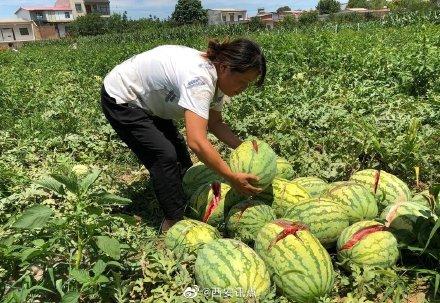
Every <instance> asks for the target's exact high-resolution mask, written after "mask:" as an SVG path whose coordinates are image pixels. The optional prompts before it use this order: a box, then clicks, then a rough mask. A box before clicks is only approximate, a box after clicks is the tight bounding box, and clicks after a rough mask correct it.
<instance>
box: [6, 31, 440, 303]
mask: <svg viewBox="0 0 440 303" xmlns="http://www.w3.org/2000/svg"><path fill="white" fill-rule="evenodd" d="M225 36H230V37H238V36H245V37H249V38H251V39H254V40H255V41H257V42H258V43H260V44H261V45H262V47H263V49H264V52H265V54H266V56H267V60H268V77H267V82H266V85H265V87H264V89H256V88H251V89H250V90H248V91H246V92H245V93H244V94H242V95H240V96H237V97H235V98H234V99H233V101H232V103H230V104H229V105H228V106H227V108H226V109H225V112H224V116H225V120H226V121H227V122H228V123H229V124H230V125H231V127H232V128H233V129H234V130H235V131H236V132H237V133H238V134H239V135H240V137H242V138H243V139H244V138H247V137H258V138H260V139H262V140H264V141H265V142H267V143H269V145H270V146H271V147H272V148H273V150H274V151H275V152H276V153H277V154H278V155H279V156H282V157H284V158H286V159H287V160H288V161H289V163H290V164H291V165H292V167H293V170H294V174H295V176H294V177H303V176H317V177H320V178H322V179H324V180H326V181H327V182H334V181H340V180H348V179H349V177H350V176H351V175H352V174H353V173H354V172H356V171H358V170H361V169H365V168H374V169H382V170H385V171H387V172H390V173H392V174H394V175H396V176H398V177H399V178H400V179H402V180H403V181H405V182H406V183H407V184H408V185H409V187H410V188H411V190H412V191H413V193H417V192H421V191H423V190H427V189H431V190H432V189H433V188H435V187H436V185H435V184H437V183H439V182H440V149H439V144H440V26H439V25H434V24H431V23H426V24H423V23H420V24H411V25H407V26H404V27H400V26H399V27H394V26H389V27H383V26H379V25H371V26H364V27H362V28H361V30H357V29H356V28H355V29H350V28H347V29H341V30H339V31H338V32H336V31H335V30H333V29H332V28H328V29H314V28H309V29H302V30H296V29H293V30H282V31H261V32H254V33H250V32H247V31H246V30H245V29H242V28H236V27H233V28H227V27H225V28H203V29H202V28H194V27H188V28H184V29H183V30H182V29H179V30H176V29H166V28H165V29H163V28H154V27H152V28H148V29H146V30H145V31H144V32H142V33H136V34H126V35H123V36H121V35H107V36H100V37H92V38H78V39H76V40H75V41H73V40H63V41H54V42H46V43H37V44H31V45H27V46H25V47H23V48H21V49H20V51H19V52H18V53H13V52H0V300H2V301H1V302H61V301H62V302H139V301H141V300H143V301H142V302H204V301H205V299H204V298H202V297H201V296H198V297H197V298H195V299H185V298H184V297H183V296H182V293H183V290H184V289H186V288H187V287H189V286H192V285H194V284H195V280H194V274H193V273H194V261H195V257H194V256H193V255H190V254H184V255H182V256H181V258H178V259H176V258H175V257H174V255H173V252H172V251H170V250H169V249H167V248H165V246H164V239H163V237H162V236H157V229H158V227H159V224H160V220H161V216H162V214H161V211H160V209H159V207H158V205H157V202H156V201H155V198H154V194H153V191H152V188H151V184H150V183H149V178H148V172H147V171H146V170H145V169H144V168H143V167H141V166H140V164H139V163H138V162H137V160H136V159H135V158H134V156H133V155H132V154H131V153H130V151H129V150H128V149H127V148H126V147H125V146H124V145H123V143H122V142H121V141H120V140H118V138H117V137H116V134H115V133H114V131H113V130H112V128H111V127H110V126H109V124H108V123H107V122H106V120H105V118H104V116H103V115H102V114H101V111H100V107H99V93H100V87H101V85H102V79H103V77H104V76H105V75H106V73H107V72H108V71H110V70H111V69H112V68H113V67H114V66H115V65H116V64H118V63H120V62H122V61H123V60H125V59H126V58H129V57H130V56H132V55H134V54H137V53H139V52H142V51H146V50H148V49H151V48H153V47H155V46H157V45H161V44H183V45H187V46H191V47H195V48H198V49H204V48H205V46H206V44H207V43H206V42H207V39H208V38H213V37H217V38H220V39H222V38H223V37H225ZM74 42H76V44H77V47H72V45H73V43H74ZM213 141H214V142H215V143H216V145H217V146H218V148H219V150H220V151H221V152H222V154H223V155H224V156H225V159H226V157H228V156H229V154H230V151H229V150H228V149H227V148H226V147H225V146H223V145H221V144H219V143H218V142H217V141H216V140H214V139H213ZM194 160H195V161H196V159H194ZM416 167H417V168H418V169H417V170H418V171H419V172H420V173H419V174H418V175H417V177H416V173H415V171H416V169H415V168H416ZM84 169H86V170H88V172H90V173H91V174H89V175H88V176H87V178H84V177H79V178H77V177H76V176H77V175H81V170H84ZM49 174H53V175H54V176H55V177H56V180H58V181H56V182H54V179H53V178H48V177H47V176H48V175H49ZM60 182H61V183H63V184H64V185H61V183H60ZM23 213H25V216H23ZM430 232H431V230H428V229H427V230H425V231H424V233H425V234H429V233H430ZM424 248H425V247H424V243H420V242H419V243H417V245H416V244H415V245H413V246H404V247H401V254H400V258H399V260H398V263H397V265H396V266H394V267H392V268H390V269H377V268H367V269H361V268H352V270H348V271H347V270H345V269H344V268H343V267H339V266H335V270H336V282H335V284H334V287H333V289H332V291H331V293H329V294H328V295H327V296H326V297H323V298H321V299H320V300H321V302H342V300H343V299H342V298H345V300H346V301H344V302H383V301H387V300H389V301H388V302H405V299H406V298H408V296H410V297H411V299H412V300H413V301H411V302H423V298H426V299H427V300H429V301H431V302H435V300H436V299H435V298H436V297H437V298H439V297H440V292H439V291H438V288H439V284H440V270H438V269H439V268H440V263H439V260H440V252H439V250H438V249H429V248H428V249H426V250H424ZM330 255H331V256H332V259H333V260H334V261H335V262H337V260H336V258H335V253H334V252H333V251H332V250H330ZM335 264H336V263H335ZM417 300H419V301H417ZM264 302H289V301H288V299H286V298H285V297H283V296H282V295H280V294H279V293H277V292H276V288H275V286H274V285H272V287H271V292H270V294H268V295H267V298H266V299H264Z"/></svg>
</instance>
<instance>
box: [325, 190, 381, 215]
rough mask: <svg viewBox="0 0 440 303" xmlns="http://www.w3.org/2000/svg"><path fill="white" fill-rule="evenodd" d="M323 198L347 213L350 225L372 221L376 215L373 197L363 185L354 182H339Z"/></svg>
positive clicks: (375, 203)
mask: <svg viewBox="0 0 440 303" xmlns="http://www.w3.org/2000/svg"><path fill="white" fill-rule="evenodd" d="M323 197H326V198H330V199H331V200H332V201H333V202H336V203H338V204H339V205H340V206H342V207H344V208H345V210H346V211H347V214H348V217H349V219H350V223H354V222H358V221H362V220H372V219H374V218H376V216H377V214H378V211H379V210H378V207H377V202H376V199H375V197H374V195H373V194H372V193H371V191H370V190H369V189H367V188H366V187H365V186H364V185H362V184H359V183H356V182H340V183H338V184H337V185H336V186H332V187H330V188H329V189H328V190H327V191H326V192H325V193H324V194H323Z"/></svg>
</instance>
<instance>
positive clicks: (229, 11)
mask: <svg viewBox="0 0 440 303" xmlns="http://www.w3.org/2000/svg"><path fill="white" fill-rule="evenodd" d="M247 20H248V18H247V10H244V9H234V8H220V9H208V25H217V24H235V23H242V22H246V21H247Z"/></svg>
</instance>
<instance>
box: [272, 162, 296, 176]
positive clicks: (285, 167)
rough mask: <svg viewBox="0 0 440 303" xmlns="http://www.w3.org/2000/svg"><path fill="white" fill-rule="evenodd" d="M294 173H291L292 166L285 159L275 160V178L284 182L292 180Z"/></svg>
mask: <svg viewBox="0 0 440 303" xmlns="http://www.w3.org/2000/svg"><path fill="white" fill-rule="evenodd" d="M294 175H295V172H294V171H293V167H292V164H290V163H289V161H287V160H286V159H285V158H281V157H278V158H277V174H276V176H275V177H276V178H282V179H286V180H292V179H293V176H294Z"/></svg>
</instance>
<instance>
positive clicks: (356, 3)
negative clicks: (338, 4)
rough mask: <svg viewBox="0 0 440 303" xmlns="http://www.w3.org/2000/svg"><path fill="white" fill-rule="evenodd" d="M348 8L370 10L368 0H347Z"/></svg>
mask: <svg viewBox="0 0 440 303" xmlns="http://www.w3.org/2000/svg"><path fill="white" fill-rule="evenodd" d="M347 7H349V8H370V3H369V2H368V0H349V1H348V3H347Z"/></svg>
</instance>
